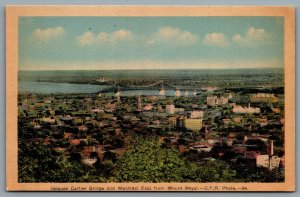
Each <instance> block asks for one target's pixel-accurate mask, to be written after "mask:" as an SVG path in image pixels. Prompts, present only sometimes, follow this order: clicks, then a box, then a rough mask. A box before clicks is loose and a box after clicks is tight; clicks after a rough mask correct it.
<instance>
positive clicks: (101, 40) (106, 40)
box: [76, 29, 135, 46]
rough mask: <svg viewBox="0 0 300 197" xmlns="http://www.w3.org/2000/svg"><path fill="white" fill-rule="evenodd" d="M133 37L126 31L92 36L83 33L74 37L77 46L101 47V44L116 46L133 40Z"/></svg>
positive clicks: (89, 33)
mask: <svg viewBox="0 0 300 197" xmlns="http://www.w3.org/2000/svg"><path fill="white" fill-rule="evenodd" d="M134 38H135V35H134V34H133V33H132V32H131V31H128V30H124V29H120V30H117V31H114V32H112V33H106V32H100V33H98V34H94V33H92V32H85V33H83V34H82V35H80V36H77V37H76V40H77V42H78V44H79V45H81V46H87V45H101V44H116V43H118V42H120V41H131V40H134Z"/></svg>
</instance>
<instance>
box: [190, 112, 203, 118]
mask: <svg viewBox="0 0 300 197" xmlns="http://www.w3.org/2000/svg"><path fill="white" fill-rule="evenodd" d="M203 115H204V112H203V111H192V112H191V114H190V118H203Z"/></svg>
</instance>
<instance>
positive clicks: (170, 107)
mask: <svg viewBox="0 0 300 197" xmlns="http://www.w3.org/2000/svg"><path fill="white" fill-rule="evenodd" d="M166 112H167V113H168V114H174V113H175V105H173V104H172V105H166Z"/></svg>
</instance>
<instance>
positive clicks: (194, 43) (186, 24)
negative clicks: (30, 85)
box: [18, 16, 284, 70]
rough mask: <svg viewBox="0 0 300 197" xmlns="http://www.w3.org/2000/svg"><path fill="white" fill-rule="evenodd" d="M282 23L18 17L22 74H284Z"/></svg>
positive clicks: (248, 19) (269, 20) (235, 19)
mask: <svg viewBox="0 0 300 197" xmlns="http://www.w3.org/2000/svg"><path fill="white" fill-rule="evenodd" d="M283 25H284V20H283V17H266V16H263V17H240V16H235V17H200V16H199V17H20V18H19V38H18V39H19V59H18V61H19V70H111V69H112V70H113V69H115V70H121V69H126V70H127V69H235V68H283V37H284V36H283Z"/></svg>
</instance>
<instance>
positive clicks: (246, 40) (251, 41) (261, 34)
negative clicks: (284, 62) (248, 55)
mask: <svg viewBox="0 0 300 197" xmlns="http://www.w3.org/2000/svg"><path fill="white" fill-rule="evenodd" d="M270 37H271V36H270V35H269V34H268V33H267V32H266V31H265V30H264V29H256V28H254V27H250V28H249V29H248V30H247V32H246V33H245V35H243V36H242V35H240V34H236V35H234V36H233V37H232V40H233V42H235V43H237V44H241V45H244V46H257V45H259V44H265V43H267V42H269V41H270Z"/></svg>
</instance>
